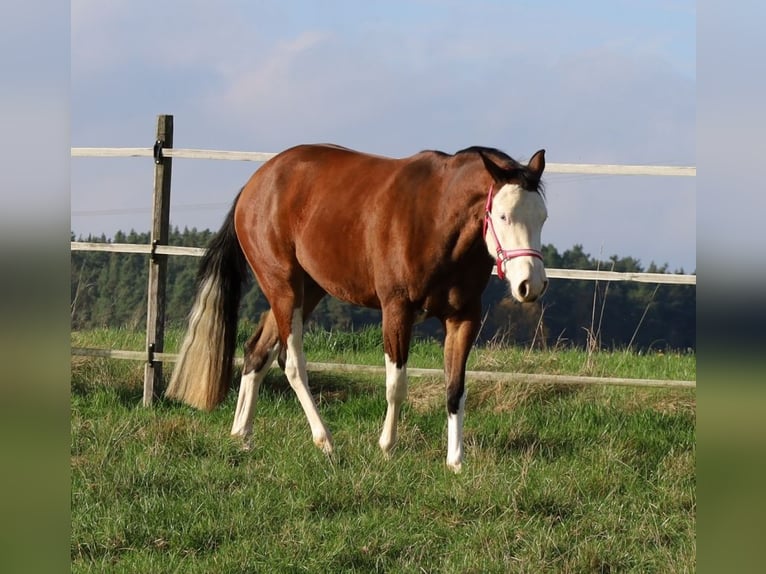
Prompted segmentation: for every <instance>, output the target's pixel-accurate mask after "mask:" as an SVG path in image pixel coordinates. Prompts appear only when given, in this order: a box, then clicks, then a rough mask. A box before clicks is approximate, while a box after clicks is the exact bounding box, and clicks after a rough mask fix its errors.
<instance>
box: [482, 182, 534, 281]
mask: <svg viewBox="0 0 766 574" xmlns="http://www.w3.org/2000/svg"><path fill="white" fill-rule="evenodd" d="M493 188H494V185H490V186H489V193H487V203H486V205H485V206H484V231H483V232H482V235H483V237H484V240H485V241H486V239H487V229H489V230H490V231H491V232H492V237H493V238H494V240H495V244H496V245H497V259H496V260H495V263H496V264H497V276H498V277H499V278H500V279H501V280H502V279H505V271H503V265H504V264H505V263H506V262H507V261H510V260H511V259H514V258H516V257H536V258H537V259H539V260H540V261H542V260H543V254H542V253H540V252H539V251H538V250H537V249H532V248H530V247H523V248H521V249H503V247H502V246H501V245H500V238H499V237H498V236H497V233H496V232H495V225H494V224H493V223H492V217H491V213H492V191H493Z"/></svg>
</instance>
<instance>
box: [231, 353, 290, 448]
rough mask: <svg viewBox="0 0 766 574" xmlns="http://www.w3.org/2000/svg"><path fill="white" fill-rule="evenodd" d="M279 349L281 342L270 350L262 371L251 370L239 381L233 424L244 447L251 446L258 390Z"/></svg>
mask: <svg viewBox="0 0 766 574" xmlns="http://www.w3.org/2000/svg"><path fill="white" fill-rule="evenodd" d="M278 351H279V343H277V344H276V345H275V346H274V348H272V349H271V351H269V355H268V357H267V358H266V361H265V362H264V363H263V367H261V370H260V371H250V372H249V373H246V374H244V375H242V379H241V381H240V383H239V398H238V399H237V409H236V410H235V411H234V423H233V424H232V426H231V434H232V436H238V437H242V439H243V441H244V447H245V448H250V436H251V435H252V434H253V415H254V414H255V405H256V403H257V402H258V390H259V389H260V388H261V382H262V381H263V379H264V378H265V377H266V373H267V372H268V371H269V368H270V367H271V363H273V362H274V357H276V356H277V352H278Z"/></svg>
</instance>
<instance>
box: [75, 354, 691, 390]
mask: <svg viewBox="0 0 766 574" xmlns="http://www.w3.org/2000/svg"><path fill="white" fill-rule="evenodd" d="M72 355H77V356H81V357H100V358H104V359H126V360H133V361H145V360H147V356H146V352H145V351H123V350H119V349H94V348H88V347H76V348H73V349H72ZM152 358H153V360H155V361H163V362H174V361H176V360H177V359H178V355H177V354H174V353H154V354H153V356H152ZM234 363H235V364H236V365H238V366H242V364H243V359H242V357H237V358H235V359H234ZM272 368H273V369H277V367H276V366H274V367H272ZM306 368H307V369H308V370H309V371H312V372H323V371H324V372H336V373H337V372H344V373H362V374H365V375H380V376H385V374H386V368H385V367H374V366H370V365H355V364H351V363H313V362H310V361H309V362H308V363H307V364H306ZM443 374H444V371H442V370H441V369H421V368H417V367H407V375H408V376H409V377H441V376H443ZM465 374H466V377H468V378H469V379H472V380H476V381H492V382H498V383H538V384H544V383H548V384H550V383H554V384H557V385H613V386H614V385H616V386H622V387H664V388H691V389H693V388H696V386H697V382H696V381H679V380H674V379H667V380H666V379H632V378H625V377H588V376H582V375H544V374H539V373H504V372H499V371H466V372H465Z"/></svg>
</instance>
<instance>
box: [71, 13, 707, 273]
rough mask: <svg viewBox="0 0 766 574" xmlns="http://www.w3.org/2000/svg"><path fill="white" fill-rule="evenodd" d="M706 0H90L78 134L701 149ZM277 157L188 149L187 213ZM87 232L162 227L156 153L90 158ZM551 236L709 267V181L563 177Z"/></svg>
mask: <svg viewBox="0 0 766 574" xmlns="http://www.w3.org/2000/svg"><path fill="white" fill-rule="evenodd" d="M696 19H697V16H696V4H695V3H694V2H689V1H639V0H636V1H627V0H623V1H620V0H611V1H593V2H564V1H553V2H546V3H537V2H529V1H526V2H521V1H519V2H507V1H499V0H479V1H473V2H457V1H450V0H439V1H435V0H412V1H408V2H403V1H387V2H383V1H370V2H352V1H324V2H312V1H308V0H294V1H291V2H283V1H276V0H275V1H265V0H264V1H259V2H247V1H244V0H243V1H233V0H232V1H221V2H217V3H215V4H212V3H210V2H207V1H201V0H200V1H197V0H186V1H183V2H182V1H166V2H161V3H158V2H148V1H145V0H112V1H110V2H101V1H96V0H72V2H71V84H70V101H71V115H70V122H71V125H70V134H71V145H72V146H74V147H151V145H152V144H153V141H154V131H155V125H156V117H157V115H158V114H172V115H173V116H174V124H175V136H174V139H175V142H174V144H175V147H179V148H203V149H222V150H237V151H261V152H277V151H281V150H283V149H285V148H288V147H290V146H293V145H295V144H299V143H308V142H332V143H337V144H340V145H344V146H348V147H352V148H356V149H359V150H362V151H368V152H373V153H379V154H385V155H390V156H395V157H403V156H408V155H411V154H413V153H416V152H418V151H420V150H422V149H439V150H442V151H445V152H455V151H457V150H459V149H462V148H465V147H468V146H471V145H484V146H492V147H497V148H500V149H502V150H503V151H505V152H507V153H508V154H510V155H511V156H512V157H514V158H516V159H519V160H522V161H524V160H526V159H528V158H529V157H530V156H531V155H532V154H533V153H534V152H535V151H536V150H538V149H540V148H545V149H546V159H547V161H548V162H552V163H617V164H645V165H673V166H695V165H696V157H695V156H696V109H695V108H696V64H697V63H696V26H697V22H696ZM258 165H259V164H256V163H252V162H231V161H210V160H180V159H177V160H174V162H173V183H172V196H171V198H172V199H171V225H173V226H178V227H179V228H180V229H183V228H184V227H188V228H192V227H196V228H198V229H218V227H219V226H220V224H221V222H222V221H223V218H224V216H225V214H226V212H227V210H228V208H229V206H230V204H231V201H232V200H233V199H234V196H235V195H236V193H237V191H238V190H239V188H240V187H241V186H242V185H243V184H244V183H245V181H246V180H247V179H248V177H249V176H250V174H251V173H252V172H253V171H254V170H255V169H257V167H258ZM70 178H71V200H70V201H71V230H72V232H74V233H75V236H77V237H87V236H88V235H96V236H100V235H101V234H104V235H106V236H107V237H112V236H113V235H114V233H115V232H116V231H118V230H121V231H126V232H127V231H130V230H131V229H133V230H136V231H148V230H149V228H150V217H151V216H150V208H151V201H152V199H151V196H152V178H153V163H152V160H151V159H149V158H131V159H96V158H72V160H71V164H70ZM544 179H545V182H546V190H547V198H548V199H547V200H548V211H549V219H548V222H547V223H546V224H545V228H544V229H543V243H546V244H553V245H554V246H555V247H556V248H557V249H558V250H559V252H563V251H565V250H566V249H570V248H572V247H573V246H574V245H576V244H580V245H582V246H583V248H584V250H585V251H586V252H587V253H590V254H591V255H592V256H594V257H597V258H600V259H607V258H609V257H610V256H612V255H617V256H618V257H626V256H630V257H635V258H636V259H638V260H639V261H640V262H641V264H642V265H643V266H644V267H646V266H648V265H649V264H650V263H656V264H658V265H664V264H667V265H668V269H669V270H670V271H676V270H684V271H685V272H693V271H694V270H695V269H696V266H697V265H696V211H697V202H696V178H688V177H687V178H681V177H638V176H592V175H586V176H583V175H569V174H549V175H547V177H545V178H544Z"/></svg>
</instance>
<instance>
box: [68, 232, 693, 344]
mask: <svg viewBox="0 0 766 574" xmlns="http://www.w3.org/2000/svg"><path fill="white" fill-rule="evenodd" d="M212 236H213V232H211V231H209V230H204V231H198V230H197V229H196V228H193V229H184V230H183V231H179V230H178V228H175V229H174V230H172V231H171V234H170V241H169V243H170V244H171V245H181V246H188V247H205V246H206V245H207V244H208V242H209V241H210V239H211V237H212ZM71 239H72V241H75V240H78V241H90V242H104V243H106V242H110V241H111V242H113V243H139V244H148V243H149V234H148V233H137V232H135V231H131V232H130V233H127V234H126V233H123V232H118V233H116V234H115V236H114V238H113V239H111V240H108V239H107V238H106V237H105V236H102V237H92V236H89V237H80V238H75V236H74V234H72V237H71ZM543 255H544V260H545V265H546V267H551V268H562V269H601V270H609V271H621V272H639V273H640V272H650V273H666V272H668V270H667V265H665V266H662V267H658V266H656V265H655V264H654V263H652V264H650V265H649V266H648V267H647V268H643V267H642V266H641V264H640V262H639V261H638V260H636V259H634V258H632V257H617V256H616V255H615V256H612V257H610V258H609V259H607V260H605V261H600V260H597V259H595V258H594V257H592V256H591V255H590V254H588V253H585V252H584V251H583V249H582V246H581V245H575V246H574V247H572V248H571V249H568V250H566V251H564V252H563V253H559V252H558V250H557V249H556V248H555V247H554V246H552V245H545V246H543ZM198 265H199V258H197V257H186V256H173V257H169V258H168V282H167V308H166V322H167V325H168V326H182V325H185V322H186V317H187V315H188V313H189V310H190V308H191V304H192V301H193V299H194V293H195V281H196V274H197V266H198ZM147 274H148V256H147V255H142V254H125V253H105V252H83V251H73V252H72V254H71V298H70V301H71V322H72V329H73V330H84V329H90V328H94V327H124V328H129V329H143V328H144V324H145V320H146V298H147V295H146V284H147ZM243 293H244V295H243V298H242V304H241V312H240V320H241V321H249V322H251V323H255V322H257V320H258V318H259V317H260V314H261V313H262V312H263V311H265V310H266V309H268V303H267V302H266V300H265V299H264V297H263V295H262V294H261V292H260V289H259V288H258V286H257V284H256V283H255V282H254V281H253V280H250V281H249V283H248V285H247V286H246V287H245V289H244V291H243ZM482 303H483V307H484V323H483V326H482V329H481V333H480V335H479V340H480V342H483V343H487V342H491V341H496V342H502V343H503V344H506V345H518V346H523V347H527V348H529V347H532V346H535V347H548V348H550V347H553V346H556V345H565V346H576V347H587V346H589V345H590V346H592V347H599V348H608V349H625V348H628V347H630V348H632V349H635V350H641V351H646V350H650V349H651V350H664V349H675V350H695V349H696V303H697V291H696V287H695V286H693V285H654V284H645V283H633V282H626V281H615V282H604V281H599V282H594V281H579V280H568V279H566V280H565V279H552V280H551V282H550V286H549V289H548V291H547V293H546V294H545V296H544V297H543V298H542V300H541V301H540V302H536V303H528V304H523V305H522V304H520V303H517V302H515V301H514V300H513V299H512V298H511V296H510V295H509V292H508V289H507V287H506V285H505V284H504V283H503V282H501V281H500V280H498V279H497V278H496V277H492V279H490V282H489V285H488V286H487V289H486V291H485V292H484V295H483V297H482ZM379 322H380V312H379V311H376V310H370V309H364V308H360V307H354V306H352V305H348V304H345V303H342V302H340V301H338V300H336V299H333V298H331V297H326V298H325V299H324V300H323V301H322V303H320V305H319V307H318V308H317V309H316V311H315V312H314V313H313V315H312V318H311V320H310V325H313V326H315V327H320V328H323V329H327V330H344V331H348V330H357V329H360V328H362V327H365V326H368V325H370V324H378V323H379ZM415 334H416V336H421V337H436V338H439V339H441V337H442V329H441V324H440V323H439V322H438V321H436V320H434V319H430V320H428V321H425V322H424V323H421V324H419V325H418V326H417V327H416V329H415Z"/></svg>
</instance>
